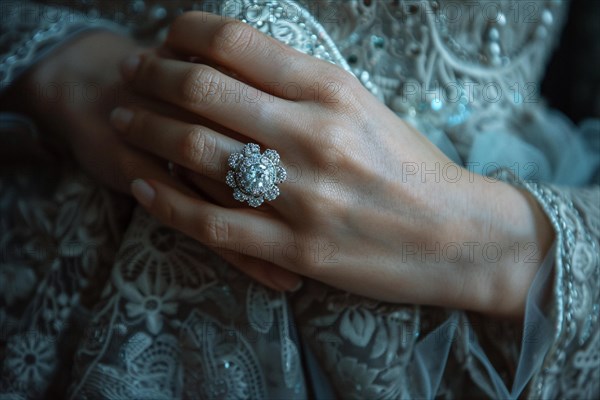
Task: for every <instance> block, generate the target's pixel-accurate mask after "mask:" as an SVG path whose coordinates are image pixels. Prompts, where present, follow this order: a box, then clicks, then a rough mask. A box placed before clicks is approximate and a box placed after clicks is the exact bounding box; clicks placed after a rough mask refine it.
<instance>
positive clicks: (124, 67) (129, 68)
mask: <svg viewBox="0 0 600 400" xmlns="http://www.w3.org/2000/svg"><path fill="white" fill-rule="evenodd" d="M141 61H142V59H141V58H140V56H139V55H137V54H134V55H132V56H129V57H127V58H126V59H125V61H123V64H121V71H122V72H123V76H124V77H125V78H126V79H128V80H129V79H132V78H133V76H134V75H135V73H136V72H137V69H138V67H139V66H140V62H141Z"/></svg>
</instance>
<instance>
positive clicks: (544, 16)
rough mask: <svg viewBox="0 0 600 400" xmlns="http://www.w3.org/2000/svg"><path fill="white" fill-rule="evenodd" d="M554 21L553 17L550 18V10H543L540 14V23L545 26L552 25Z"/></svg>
mask: <svg viewBox="0 0 600 400" xmlns="http://www.w3.org/2000/svg"><path fill="white" fill-rule="evenodd" d="M553 21H554V17H553V16H552V12H550V10H544V11H543V12H542V22H543V23H544V24H546V25H552V22H553Z"/></svg>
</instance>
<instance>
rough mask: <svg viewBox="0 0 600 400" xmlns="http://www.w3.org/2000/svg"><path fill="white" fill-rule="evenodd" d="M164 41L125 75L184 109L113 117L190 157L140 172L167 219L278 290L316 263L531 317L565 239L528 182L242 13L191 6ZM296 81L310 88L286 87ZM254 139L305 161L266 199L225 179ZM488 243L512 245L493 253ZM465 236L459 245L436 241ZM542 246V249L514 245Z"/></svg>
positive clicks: (375, 289) (457, 302)
mask: <svg viewBox="0 0 600 400" xmlns="http://www.w3.org/2000/svg"><path fill="white" fill-rule="evenodd" d="M164 49H166V50H167V54H169V55H170V56H169V57H166V58H165V57H159V56H158V55H157V53H156V52H146V53H143V54H141V55H140V54H139V53H138V54H134V55H133V56H131V57H130V58H128V59H127V60H126V61H125V62H124V63H123V64H122V68H121V73H122V75H123V79H124V80H125V81H127V83H128V85H130V87H131V88H132V89H133V90H134V92H135V93H136V95H138V96H140V97H141V98H142V99H145V101H147V102H148V104H160V105H164V106H165V107H166V109H167V110H171V113H169V112H165V111H164V110H158V109H157V108H156V107H154V108H152V107H148V106H146V104H145V103H136V104H135V106H133V105H131V104H127V105H126V106H125V107H123V105H121V106H120V107H118V108H117V109H115V110H114V111H113V112H112V114H111V118H110V121H111V123H112V125H113V127H114V130H115V131H117V132H119V135H120V137H119V140H116V142H118V145H117V144H114V145H115V146H121V145H124V144H125V143H127V147H126V148H127V149H129V151H133V152H136V153H135V154H143V156H144V157H148V158H149V159H151V160H161V161H164V160H171V161H173V162H174V163H175V164H177V165H178V166H179V167H178V172H179V173H178V174H179V176H180V177H181V179H182V181H184V182H185V183H186V184H185V185H182V184H181V183H180V182H178V181H177V182H172V179H170V178H169V177H167V178H165V177H164V176H163V175H160V176H159V174H158V172H156V173H155V174H154V171H152V173H146V174H141V173H140V174H138V175H137V176H136V178H140V179H136V180H135V181H133V183H132V184H131V191H132V193H133V195H134V196H135V197H136V198H137V200H138V201H139V202H140V204H142V205H143V206H144V207H145V208H146V209H147V210H148V212H150V213H151V214H152V215H154V216H155V217H156V218H157V219H159V220H160V221H162V222H163V223H164V224H166V225H169V226H171V227H173V228H175V229H177V230H179V231H181V232H183V233H185V234H187V235H189V236H191V237H193V238H195V239H196V240H198V241H199V242H201V243H203V244H205V245H208V246H210V247H212V248H214V249H217V250H218V251H219V252H220V253H221V254H222V255H223V256H224V258H226V259H227V260H228V261H230V262H231V263H232V264H233V265H235V266H236V267H238V268H239V269H240V270H242V271H244V272H246V273H248V274H249V275H250V276H252V277H254V278H255V279H257V280H259V281H260V282H262V283H264V284H266V285H268V286H271V287H274V288H278V289H287V290H290V289H294V288H296V286H297V285H298V283H299V282H300V281H299V279H298V276H306V277H310V278H313V279H316V280H319V281H322V282H325V283H327V284H330V285H332V286H335V287H338V288H341V289H345V290H348V291H350V292H354V293H357V294H361V295H364V296H367V297H371V298H374V299H378V300H383V301H389V302H397V303H417V304H428V305H437V306H443V307H451V308H460V309H465V310H469V311H477V312H482V313H486V314H492V315H501V316H508V317H517V318H518V317H521V316H522V314H523V310H524V304H525V299H526V294H527V290H528V288H529V286H530V284H531V282H532V280H533V278H534V276H535V273H536V271H537V269H538V267H539V264H540V262H541V261H542V258H543V256H544V255H545V254H546V253H547V251H548V249H549V247H550V245H551V243H552V241H553V233H552V228H551V225H550V223H549V221H548V220H547V218H546V217H545V215H544V214H543V212H542V211H541V209H540V207H539V206H538V205H537V203H536V202H535V201H534V200H533V199H532V198H531V197H530V196H529V195H528V194H527V193H526V192H524V191H521V190H519V189H517V188H514V187H512V186H510V185H508V184H506V183H503V182H499V181H493V180H491V179H489V178H484V177H482V176H479V175H476V174H473V173H470V172H469V171H466V170H464V169H463V168H461V167H460V166H458V165H454V164H453V163H452V162H451V161H450V160H449V159H448V158H447V157H446V156H445V155H444V154H443V153H441V152H440V151H439V150H438V149H437V148H436V147H435V146H434V145H433V144H432V143H430V142H429V141H428V140H427V139H426V138H425V137H424V136H423V135H422V134H420V133H419V132H417V131H416V130H415V129H413V128H412V127H411V126H409V125H408V124H406V123H405V122H404V121H402V120H401V119H400V118H398V117H397V116H396V115H395V114H394V113H392V112H391V111H390V110H389V109H388V108H387V107H385V106H384V105H383V104H381V103H379V102H378V101H377V100H376V99H375V98H374V97H373V96H371V95H370V93H369V92H368V91H367V90H366V89H364V88H363V87H362V86H361V84H360V83H359V81H358V80H356V79H355V78H354V77H353V76H351V75H350V74H348V73H346V72H345V71H343V70H342V69H341V68H339V67H337V66H335V65H333V64H330V63H327V62H324V61H321V60H317V59H314V58H312V57H309V56H306V55H303V54H301V53H299V52H296V51H295V50H293V49H291V48H288V47H286V46H284V45H282V44H280V43H279V42H277V41H275V40H273V39H271V38H269V37H267V36H265V35H263V34H261V33H260V32H258V31H255V30H253V29H252V28H250V27H248V26H247V25H244V24H242V23H239V22H235V21H229V20H226V19H223V18H221V17H219V16H213V15H210V14H203V13H195V12H192V13H186V14H183V15H182V16H180V17H179V18H177V19H176V20H175V22H174V23H173V25H172V27H171V30H170V33H169V35H168V37H167V40H166V43H165V44H164ZM132 50H133V49H132ZM130 53H135V52H134V51H130ZM190 60H193V61H194V62H190ZM290 60H293V61H292V62H291V61H290ZM274 83H275V84H274ZM289 83H294V85H295V86H296V87H299V88H300V89H301V90H299V91H291V90H287V91H286V90H283V88H285V87H286V84H289ZM288 87H289V85H288ZM207 88H211V89H210V90H207ZM316 88H318V90H316ZM227 90H230V92H227ZM231 91H234V92H231ZM232 93H241V94H242V95H241V96H240V97H238V98H236V96H235V95H234V94H232ZM244 93H245V94H247V95H243V94H244ZM178 113H181V114H178ZM181 115H184V116H185V117H186V118H182V117H181ZM290 116H293V117H292V118H290ZM107 120H108V118H106V121H107ZM113 132H114V131H113ZM91 140H95V138H94V139H91ZM116 142H114V143H116ZM247 142H255V143H258V144H260V145H261V149H262V150H264V149H266V148H272V149H276V150H277V151H278V152H279V154H280V155H281V158H282V162H283V164H284V165H285V166H286V167H288V170H291V168H290V167H293V168H294V170H295V173H294V176H293V177H292V178H291V179H289V180H288V181H287V182H285V183H283V184H281V185H280V189H281V195H280V197H278V198H277V199H276V200H274V201H273V202H271V203H269V204H266V205H263V206H261V207H260V208H258V209H251V208H250V207H248V206H245V205H244V206H242V205H241V204H240V203H237V202H235V201H234V200H232V199H231V189H230V188H228V187H227V186H226V185H225V183H224V181H225V174H226V172H227V168H226V165H227V157H228V155H229V154H230V153H231V152H232V151H236V150H240V149H241V148H242V147H243V144H245V143H247ZM70 143H72V146H73V147H74V150H75V153H76V154H77V152H78V151H84V152H85V151H86V148H85V146H86V144H85V143H82V142H81V141H76V140H73V139H71V140H70ZM87 150H88V151H92V152H93V153H94V154H98V152H97V151H94V149H93V148H92V149H87ZM412 163H416V165H424V166H426V168H427V169H428V170H431V169H433V168H434V166H436V165H440V166H452V167H453V168H456V171H459V172H460V178H459V179H455V180H452V181H449V180H448V179H446V180H445V179H436V178H435V176H431V175H426V176H422V175H421V174H406V173H404V172H405V171H404V170H403V169H402V167H403V166H405V165H413V164H412ZM91 169H92V170H94V168H91ZM161 171H164V170H161ZM96 172H98V171H96ZM288 172H289V171H288ZM153 174H154V175H156V176H154V175H153ZM190 188H196V190H194V191H192V190H190ZM465 243H471V245H470V246H471V248H472V249H474V250H473V251H469V247H468V246H466V245H464V244H465ZM486 243H492V244H494V246H493V247H494V249H496V250H498V249H499V252H497V254H498V257H496V256H494V257H493V258H494V259H493V261H490V256H489V253H485V252H484V251H482V247H483V245H485V244H486ZM451 244H452V245H454V244H458V246H459V247H460V248H461V249H462V251H461V252H460V254H459V255H458V256H457V257H455V252H452V255H451V256H448V255H447V254H440V250H435V249H444V248H450V247H448V246H449V245H451ZM531 245H533V246H534V247H535V250H536V254H537V256H536V257H534V258H533V259H531V258H529V259H527V258H525V257H523V256H515V254H516V253H515V246H516V247H519V248H525V247H526V246H531ZM248 249H251V251H249V250H248ZM427 249H434V250H433V253H432V252H429V255H428V254H427V252H426V251H425V250H427ZM436 254H437V257H436ZM495 254H496V253H495Z"/></svg>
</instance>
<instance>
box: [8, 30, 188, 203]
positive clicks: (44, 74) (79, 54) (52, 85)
mask: <svg viewBox="0 0 600 400" xmlns="http://www.w3.org/2000/svg"><path fill="white" fill-rule="evenodd" d="M141 50H142V48H141V47H139V46H138V45H137V44H136V43H135V42H134V41H133V40H132V39H129V38H127V37H123V36H120V35H117V34H115V33H112V32H108V31H90V32H89V33H84V34H82V35H81V36H80V37H78V38H76V39H74V40H72V41H70V42H68V43H67V44H65V45H64V46H62V47H60V48H59V49H57V50H55V51H54V52H53V53H52V54H51V55H49V56H47V57H46V58H45V59H44V60H43V61H42V62H41V63H40V64H39V65H37V66H36V67H35V68H34V69H33V71H32V72H31V73H29V74H28V75H27V76H26V77H25V80H24V82H23V83H22V90H20V91H21V92H22V93H24V94H25V95H26V97H25V95H24V96H23V100H26V102H27V103H26V104H24V106H25V107H24V110H25V111H26V112H29V113H32V117H33V118H34V119H36V122H37V123H38V124H39V125H40V126H43V127H44V128H45V129H47V130H54V132H53V133H54V134H55V137H54V139H56V140H55V141H64V142H66V144H67V145H68V146H69V147H70V149H71V150H72V153H73V155H74V156H75V157H76V158H77V160H78V161H79V162H80V163H81V165H82V166H83V167H84V168H85V169H86V170H87V171H88V172H89V173H90V174H91V175H92V176H94V177H95V178H97V179H99V180H100V181H101V182H102V183H104V184H106V185H108V186H110V187H111V188H113V189H116V190H119V191H121V192H124V193H129V186H130V184H131V181H132V180H133V178H134V177H146V178H151V179H155V180H158V181H161V182H170V183H171V184H172V185H177V183H175V182H174V180H173V179H172V178H171V177H170V176H169V174H168V171H167V160H162V159H160V158H158V157H156V156H153V155H150V154H148V153H145V152H143V151H140V150H139V149H136V148H133V147H131V146H129V145H127V144H125V143H123V141H122V140H120V139H119V138H118V135H117V134H116V132H115V130H114V129H113V128H112V126H111V125H110V124H109V122H108V115H109V113H110V112H111V110H112V109H113V108H115V106H117V105H119V104H131V103H136V104H137V103H140V104H144V105H145V106H146V107H151V108H153V109H156V110H158V109H160V105H159V104H158V103H156V102H152V101H148V100H144V99H142V98H140V97H139V96H135V95H134V94H133V92H132V91H131V90H130V89H129V88H128V87H127V86H126V85H125V84H124V82H123V80H122V79H121V75H120V73H119V65H120V62H121V61H122V59H123V58H125V57H126V56H128V55H130V54H132V53H135V52H139V51H141ZM162 109H163V111H167V110H165V107H164V106H162ZM173 115H178V116H180V115H181V113H173ZM179 187H180V188H181V189H182V190H183V188H184V187H185V186H183V185H179Z"/></svg>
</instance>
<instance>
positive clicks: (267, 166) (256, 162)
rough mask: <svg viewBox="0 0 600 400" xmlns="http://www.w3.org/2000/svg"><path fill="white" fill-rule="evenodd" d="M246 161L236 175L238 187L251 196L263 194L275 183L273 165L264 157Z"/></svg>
mask: <svg viewBox="0 0 600 400" xmlns="http://www.w3.org/2000/svg"><path fill="white" fill-rule="evenodd" d="M247 161H249V162H248V163H246V162H245V163H244V165H243V166H242V168H241V169H240V172H239V173H238V176H237V181H238V184H239V187H240V188H241V189H242V190H243V191H244V192H246V193H248V194H251V195H253V196H260V195H263V194H265V193H266V192H267V191H268V190H269V189H270V188H271V187H272V186H273V185H274V184H275V178H276V170H275V166H274V165H273V163H272V162H271V161H270V160H268V159H266V158H265V157H262V158H258V159H251V160H247Z"/></svg>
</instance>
